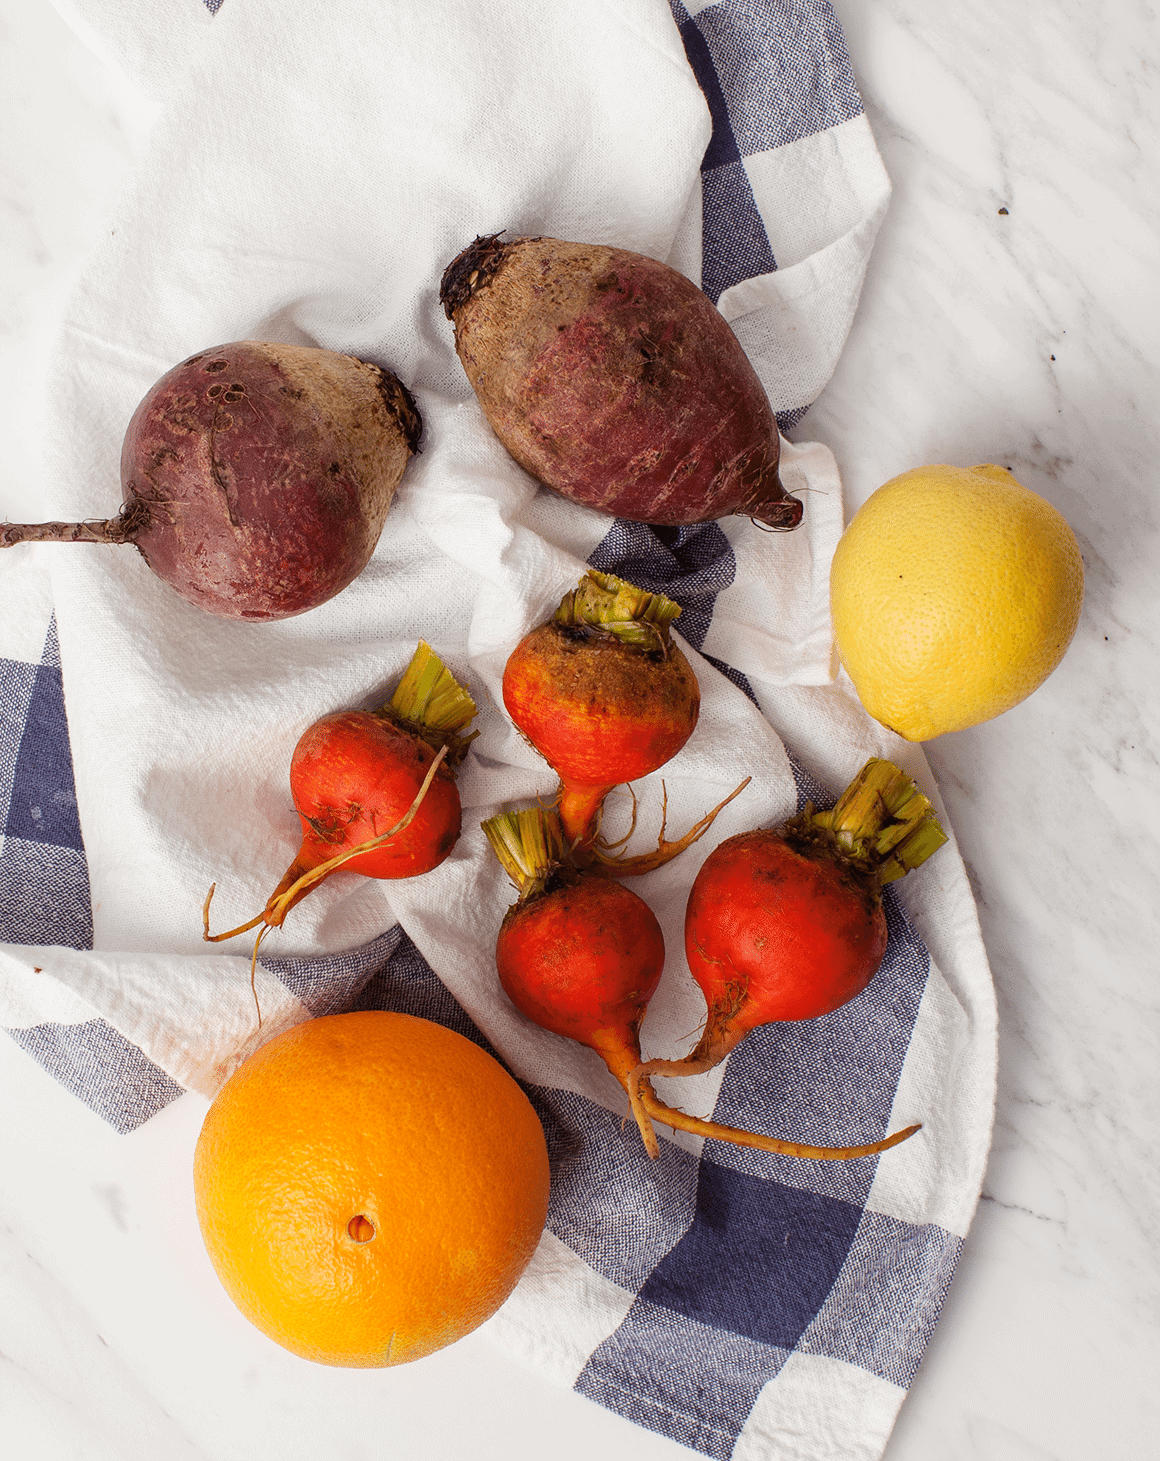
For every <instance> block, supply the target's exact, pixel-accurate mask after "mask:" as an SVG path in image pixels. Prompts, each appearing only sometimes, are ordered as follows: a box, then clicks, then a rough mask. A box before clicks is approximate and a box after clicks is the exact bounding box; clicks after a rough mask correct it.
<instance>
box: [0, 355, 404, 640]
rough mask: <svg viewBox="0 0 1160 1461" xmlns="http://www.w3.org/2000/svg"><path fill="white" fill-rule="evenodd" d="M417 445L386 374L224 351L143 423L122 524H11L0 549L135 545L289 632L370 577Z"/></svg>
mask: <svg viewBox="0 0 1160 1461" xmlns="http://www.w3.org/2000/svg"><path fill="white" fill-rule="evenodd" d="M421 432H422V422H421V420H420V417H419V413H418V410H417V409H416V406H415V403H414V401H413V400H412V399H411V396H410V394H409V392H408V391H407V389H406V387H405V386H403V384H402V383H401V382H400V381H399V380H398V379H397V377H395V376H394V375H392V374H391V373H390V372H389V371H386V370H382V369H380V367H379V366H377V365H373V364H370V363H369V362H367V361H362V360H357V359H355V358H354V357H353V356H349V355H339V354H336V353H334V352H332V351H329V350H319V349H312V348H309V347H306V346H299V345H281V344H273V343H267V342H264V341H257V340H242V341H237V342H235V343H233V344H228V345H219V346H215V347H214V348H213V349H212V350H204V351H202V352H201V353H200V354H198V355H194V356H191V357H190V358H189V359H188V360H185V361H183V362H182V363H181V364H180V365H177V366H174V368H173V369H172V370H170V371H168V372H167V373H166V374H165V375H163V376H162V377H161V379H160V380H159V381H157V383H156V384H155V385H154V386H153V387H152V388H151V389H150V390H149V391H148V392H147V394H146V395H145V397H144V399H143V400H142V401H141V403H140V405H139V406H138V407H137V410H136V411H135V412H134V414H133V417H132V419H131V420H130V422H129V426H128V429H127V430H126V433H125V439H124V443H123V447H122V453H121V494H122V498H123V504H124V505H123V506H122V509H121V512H120V515H119V516H118V517H115V518H112V519H110V520H109V521H107V522H88V523H39V524H31V525H23V526H20V525H17V526H5V527H3V528H0V545H10V544H12V543H17V542H28V541H58V542H90V543H96V542H100V543H133V544H134V545H135V546H136V547H137V548H138V549H139V550H140V552H141V554H142V556H143V557H144V559H145V561H146V562H147V563H148V565H149V567H150V568H151V569H152V570H153V572H154V573H156V574H157V575H158V577H159V578H162V579H164V580H165V582H166V583H168V584H169V585H170V586H171V587H172V588H174V589H176V591H177V592H178V593H179V594H180V595H181V596H182V598H184V599H187V600H188V601H189V602H190V603H191V604H196V605H197V606H198V607H199V608H202V609H207V610H208V611H209V612H210V613H213V614H221V615H225V616H227V617H229V618H233V619H255V620H263V619H285V618H288V617H289V616H291V615H293V614H301V613H302V612H304V611H305V610H306V609H312V608H314V607H316V606H317V605H318V604H321V603H324V602H325V601H326V600H327V599H329V598H332V597H333V596H334V595H335V594H336V593H338V592H339V590H340V589H343V588H345V587H346V586H347V584H349V583H350V582H351V581H352V580H353V579H354V578H355V577H356V576H357V575H358V574H359V573H360V572H361V571H362V569H363V568H364V567H365V566H366V564H367V562H368V560H369V559H370V556H371V554H372V553H373V552H374V548H375V544H376V543H377V542H378V539H379V535H380V533H381V532H382V529H383V524H384V522H385V520H386V516H387V510H388V508H389V507H390V504H391V498H392V496H393V495H394V491H395V488H396V487H397V486H398V484H399V480H400V478H401V477H402V475H403V469H404V468H405V467H406V465H407V462H408V461H409V459H410V457H411V455H412V454H413V452H414V451H415V450H416V449H417V447H418V441H419V436H420V434H421Z"/></svg>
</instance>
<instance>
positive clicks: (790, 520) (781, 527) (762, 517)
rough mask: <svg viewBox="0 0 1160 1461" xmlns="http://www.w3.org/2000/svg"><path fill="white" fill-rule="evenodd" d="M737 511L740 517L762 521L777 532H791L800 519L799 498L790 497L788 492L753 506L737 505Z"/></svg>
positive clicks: (800, 507) (800, 505)
mask: <svg viewBox="0 0 1160 1461" xmlns="http://www.w3.org/2000/svg"><path fill="white" fill-rule="evenodd" d="M737 511H738V513H740V514H741V516H742V517H751V518H752V519H753V521H754V522H758V523H763V524H764V525H765V526H766V527H767V528H772V529H773V530H774V531H775V532H778V533H788V532H792V530H793V529H794V528H796V527H797V526H798V524H799V523H800V522H801V520H802V504H801V500H800V499H799V498H797V497H791V496H790V495H789V493H788V492H787V493H786V494H785V495H784V496H782V497H771V498H769V499H768V501H765V502H761V503H758V504H756V505H754V506H745V507H739V508H738V509H737Z"/></svg>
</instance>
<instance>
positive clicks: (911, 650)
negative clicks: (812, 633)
mask: <svg viewBox="0 0 1160 1461" xmlns="http://www.w3.org/2000/svg"><path fill="white" fill-rule="evenodd" d="M1082 602H1083V559H1082V557H1081V556H1080V551H1079V545H1078V544H1077V543H1076V540H1075V534H1074V533H1073V532H1072V530H1071V528H1070V527H1069V526H1068V524H1067V522H1066V520H1065V519H1064V518H1063V517H1062V516H1061V515H1060V513H1059V512H1057V511H1056V509H1055V508H1054V507H1052V505H1051V504H1050V503H1049V502H1047V501H1046V500H1045V499H1044V498H1042V497H1040V496H1039V495H1038V493H1035V492H1032V491H1030V490H1029V489H1028V488H1026V487H1023V486H1021V485H1020V484H1019V483H1018V482H1017V481H1016V480H1015V478H1014V477H1012V476H1011V474H1010V473H1009V472H1008V471H1006V470H1005V469H1004V468H1003V467H996V466H993V465H986V466H978V467H951V466H945V465H940V466H931V467H917V468H916V469H915V470H914V471H910V472H903V474H902V475H901V476H900V477H895V478H893V479H892V480H891V481H889V482H887V483H886V484H885V486H883V487H879V489H878V490H877V492H874V493H872V494H871V496H870V497H869V498H868V499H867V500H866V502H865V503H864V504H863V506H862V507H861V508H859V510H858V511H857V512H856V513H855V514H854V516H853V517H852V518H851V520H850V523H849V525H848V526H847V528H846V531H845V532H844V533H843V534H842V537H841V540H840V541H839V543H838V547H837V550H836V551H835V553H834V560H833V564H832V565H831V569H830V608H831V613H832V615H833V624H834V639H835V643H836V645H837V650H838V655H839V658H840V659H841V661H842V664H843V665H844V666H845V668H846V671H847V673H848V674H849V676H850V678H851V680H852V681H853V682H854V688H855V689H856V690H857V692H858V696H859V698H860V699H861V701H862V704H863V705H864V706H865V707H866V709H867V710H868V711H869V712H870V714H871V715H872V716H873V717H874V718H875V720H878V721H880V722H881V723H882V724H883V725H885V726H887V727H888V728H889V729H891V730H894V731H896V732H897V733H898V734H899V735H900V736H903V737H905V738H906V739H907V740H908V741H925V740H929V739H930V738H931V737H932V736H939V735H942V734H943V733H944V732H946V731H954V730H962V729H964V728H965V727H966V726H970V725H978V724H979V723H980V722H982V721H985V720H991V719H992V718H993V717H994V716H996V715H1001V714H1002V712H1003V711H1005V710H1010V708H1011V707H1012V706H1013V705H1017V704H1018V703H1019V702H1020V701H1021V700H1024V699H1026V697H1027V696H1028V695H1030V694H1031V692H1032V691H1033V690H1035V689H1036V688H1037V687H1038V686H1039V685H1041V684H1042V683H1043V681H1044V680H1045V679H1046V678H1047V677H1048V675H1050V674H1051V672H1052V670H1054V669H1055V667H1056V665H1058V664H1059V662H1060V660H1061V659H1062V658H1063V655H1064V651H1065V650H1066V649H1067V646H1068V644H1069V643H1070V642H1071V637H1072V635H1073V634H1074V633H1075V628H1076V624H1077V623H1078V621H1079V611H1080V605H1081V603H1082Z"/></svg>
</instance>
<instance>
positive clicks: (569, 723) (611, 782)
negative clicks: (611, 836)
mask: <svg viewBox="0 0 1160 1461" xmlns="http://www.w3.org/2000/svg"><path fill="white" fill-rule="evenodd" d="M503 700H504V705H505V706H506V707H507V712H508V714H509V715H510V716H511V718H512V720H513V721H514V722H515V724H516V725H517V726H518V727H519V729H520V730H521V731H522V732H523V733H524V735H525V736H527V738H528V740H529V741H531V743H532V745H533V746H535V748H536V750H537V751H539V753H540V755H541V756H543V757H544V759H545V760H546V761H547V762H548V764H549V765H550V766H551V767H552V769H553V770H554V771H555V772H556V774H557V776H559V778H560V782H561V786H562V796H561V802H560V816H561V820H562V822H563V824H564V830H565V833H566V835H567V836H568V837H569V838H570V839H573V840H575V839H576V838H581V839H583V838H585V837H587V836H589V835H590V833H591V831H592V824H593V821H594V818H595V815H596V812H597V811H598V810H599V807H600V804H601V802H602V801H603V800H604V797H605V796H606V795H607V793H608V792H609V791H610V790H611V789H612V788H613V787H614V786H619V785H620V784H621V783H622V782H628V781H636V780H638V779H639V778H640V777H642V776H648V775H649V774H650V773H651V772H653V771H656V770H657V769H658V768H659V767H661V766H663V765H664V764H665V762H666V761H668V760H670V759H671V758H672V757H673V756H675V755H676V754H677V752H678V751H679V750H680V749H681V747H682V746H683V745H684V744H685V742H686V741H687V740H688V739H689V737H690V736H691V735H692V733H693V731H694V730H695V729H696V725H697V717H698V714H699V712H700V706H701V697H700V691H699V689H698V686H697V677H696V675H695V674H694V673H693V669H692V666H691V665H690V664H689V662H688V660H687V659H686V658H685V656H684V655H683V654H682V653H681V651H680V649H678V648H677V646H676V645H675V644H673V643H671V641H670V643H669V645H668V649H667V652H666V653H664V654H663V655H662V654H661V653H659V652H656V651H651V650H646V649H643V648H641V647H639V646H635V645H629V644H624V643H622V642H620V641H619V640H617V639H615V638H614V637H611V636H609V635H605V634H601V633H599V632H592V631H590V630H586V629H584V628H582V627H579V626H567V625H560V624H557V623H554V622H553V623H549V624H544V625H541V626H540V627H539V628H538V629H533V630H532V632H531V633H530V634H529V635H527V636H526V637H525V638H524V639H523V640H521V641H520V643H519V644H518V645H517V646H516V647H515V649H514V650H513V651H512V653H511V655H510V656H509V658H508V661H507V664H506V666H505V667H504V674H503Z"/></svg>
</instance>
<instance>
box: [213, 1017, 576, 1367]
mask: <svg viewBox="0 0 1160 1461" xmlns="http://www.w3.org/2000/svg"><path fill="white" fill-rule="evenodd" d="M194 1189H195V1194H196V1200H197V1213H198V1219H199V1221H200V1224H201V1231H202V1235H203V1237H204V1239H205V1245H206V1249H207V1251H208V1253H209V1257H210V1260H211V1262H212V1263H213V1266H214V1268H215V1269H216V1271H217V1274H218V1277H219V1278H220V1279H221V1281H222V1283H223V1284H224V1285H225V1288H226V1291H227V1292H228V1293H229V1295H230V1297H231V1298H232V1299H233V1301H234V1303H235V1304H237V1306H238V1308H239V1309H240V1310H241V1311H242V1313H243V1314H244V1315H245V1316H246V1317H247V1318H248V1319H249V1320H251V1321H252V1322H253V1323H254V1324H255V1325H257V1327H258V1328H259V1329H261V1330H263V1331H264V1332H265V1333H266V1334H267V1335H269V1336H270V1338H271V1339H274V1340H276V1341H277V1342H278V1343H279V1344H281V1345H284V1346H285V1347H286V1348H287V1349H289V1350H292V1351H293V1352H294V1353H295V1354H298V1355H302V1356H303V1357H304V1358H306V1359H310V1360H316V1361H318V1362H320V1363H322V1364H330V1365H350V1366H376V1365H395V1364H401V1363H404V1362H405V1361H408V1360H413V1359H417V1358H419V1357H420V1356H422V1355H426V1354H430V1353H431V1352H432V1351H434V1350H437V1349H440V1348H442V1347H443V1346H445V1345H448V1344H451V1343H452V1342H453V1341H455V1340H457V1339H459V1338H461V1337H462V1336H463V1335H465V1334H467V1333H469V1332H470V1331H471V1330H473V1329H475V1328H476V1327H477V1326H478V1325H479V1324H482V1323H483V1321H484V1320H485V1319H487V1318H489V1317H490V1316H491V1315H492V1314H494V1313H495V1311H496V1310H497V1309H498V1308H499V1307H500V1305H501V1304H502V1303H503V1301H504V1300H505V1299H506V1298H507V1296H508V1295H509V1294H510V1293H511V1291H512V1289H513V1288H514V1287H515V1285H516V1282H517V1281H518V1279H519V1277H520V1275H521V1274H522V1273H523V1271H524V1269H525V1267H526V1266H527V1264H528V1261H529V1259H530V1258H531V1256H532V1253H533V1252H534V1250H535V1247H536V1244H537V1243H538V1241H539V1238H540V1234H541V1232H542V1230H543V1226H544V1221H545V1217H546V1215H547V1204H548V1157H547V1146H546V1143H545V1141H544V1133H543V1128H542V1127H541V1125H540V1122H539V1119H538V1118H537V1116H536V1113H535V1111H534V1110H533V1109H532V1106H531V1103H530V1102H529V1101H528V1099H527V1097H526V1096H525V1095H524V1093H523V1091H521V1090H520V1088H519V1086H518V1085H517V1084H516V1082H515V1081H514V1080H513V1079H512V1077H511V1076H510V1075H509V1074H508V1073H507V1071H505V1070H504V1068H503V1067H502V1066H501V1065H500V1064H499V1063H498V1062H497V1061H496V1060H494V1059H493V1058H492V1057H491V1056H490V1055H488V1054H487V1053H486V1052H485V1051H483V1050H481V1049H480V1048H479V1046H478V1045H475V1044H473V1043H472V1041H470V1040H468V1039H466V1038H464V1037H463V1036H462V1035H458V1034H456V1033H455V1032H454V1031H452V1030H448V1029H446V1028H444V1027H443V1026H442V1025H437V1024H434V1023H432V1022H430V1021H428V1020H421V1019H417V1018H415V1017H414V1016H411V1015H403V1014H394V1013H388V1012H385V1011H379V1010H372V1011H363V1012H358V1013H354V1014H345V1015H326V1016H322V1017H321V1018H318V1019H314V1020H310V1021H308V1022H307V1023H305V1024H302V1025H298V1026H296V1027H295V1028H293V1029H291V1030H287V1031H285V1032H283V1033H282V1034H280V1035H277V1036H275V1037H274V1038H273V1039H272V1040H270V1041H269V1042H268V1043H267V1044H266V1045H264V1046H263V1047H262V1048H261V1049H260V1050H258V1051H257V1052H256V1053H255V1054H254V1055H252V1056H250V1057H249V1059H247V1060H246V1061H245V1062H244V1063H243V1064H242V1065H241V1066H239V1068H238V1069H237V1070H236V1071H235V1072H234V1074H233V1075H232V1076H231V1077H230V1079H229V1080H228V1081H227V1082H226V1084H225V1085H224V1086H223V1087H222V1089H221V1091H220V1092H219V1093H218V1095H217V1097H216V1098H215V1099H214V1101H213V1103H212V1105H211V1106H210V1109H209V1111H208V1113H207V1115H206V1119H205V1123H204V1125H203V1127H202V1130H201V1134H200V1136H199V1138H198V1142H197V1149H196V1152H195V1156H194Z"/></svg>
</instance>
